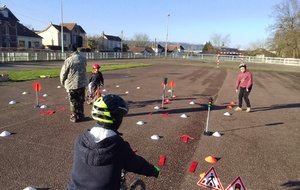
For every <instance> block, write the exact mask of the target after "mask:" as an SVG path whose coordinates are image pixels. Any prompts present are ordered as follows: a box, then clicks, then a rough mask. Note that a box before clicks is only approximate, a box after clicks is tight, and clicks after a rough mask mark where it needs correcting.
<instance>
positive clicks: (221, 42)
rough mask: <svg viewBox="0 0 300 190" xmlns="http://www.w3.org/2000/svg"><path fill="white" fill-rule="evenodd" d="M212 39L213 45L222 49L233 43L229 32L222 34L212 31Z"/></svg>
mask: <svg viewBox="0 0 300 190" xmlns="http://www.w3.org/2000/svg"><path fill="white" fill-rule="evenodd" d="M210 41H211V43H212V45H213V46H215V47H217V48H218V49H221V48H222V47H228V46H229V45H230V43H231V39H230V35H229V34H226V35H225V36H222V35H221V34H217V33H212V34H211V35H210Z"/></svg>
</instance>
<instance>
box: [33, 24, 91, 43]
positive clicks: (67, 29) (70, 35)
mask: <svg viewBox="0 0 300 190" xmlns="http://www.w3.org/2000/svg"><path fill="white" fill-rule="evenodd" d="M37 34H38V35H39V36H41V37H43V45H44V46H46V47H47V46H51V47H53V46H57V47H58V46H59V47H61V45H62V41H61V24H60V25H56V24H53V23H50V25H49V26H48V27H47V28H46V29H44V30H42V31H39V32H37ZM85 40H86V32H85V31H84V30H83V28H82V27H81V26H80V25H77V24H76V23H63V46H64V47H68V46H69V45H70V44H73V45H74V46H75V47H85V44H86V43H85Z"/></svg>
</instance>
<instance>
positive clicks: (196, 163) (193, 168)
mask: <svg viewBox="0 0 300 190" xmlns="http://www.w3.org/2000/svg"><path fill="white" fill-rule="evenodd" d="M197 165H198V162H195V161H193V162H192V164H191V167H190V170H189V172H191V173H194V172H195V170H196V168H197Z"/></svg>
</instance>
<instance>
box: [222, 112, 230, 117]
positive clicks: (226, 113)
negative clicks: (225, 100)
mask: <svg viewBox="0 0 300 190" xmlns="http://www.w3.org/2000/svg"><path fill="white" fill-rule="evenodd" d="M223 115H225V116H230V115H231V114H230V113H229V112H225V113H224V114H223Z"/></svg>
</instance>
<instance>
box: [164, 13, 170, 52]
mask: <svg viewBox="0 0 300 190" xmlns="http://www.w3.org/2000/svg"><path fill="white" fill-rule="evenodd" d="M169 17H170V14H167V34H166V44H165V58H167V51H168V29H169Z"/></svg>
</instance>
